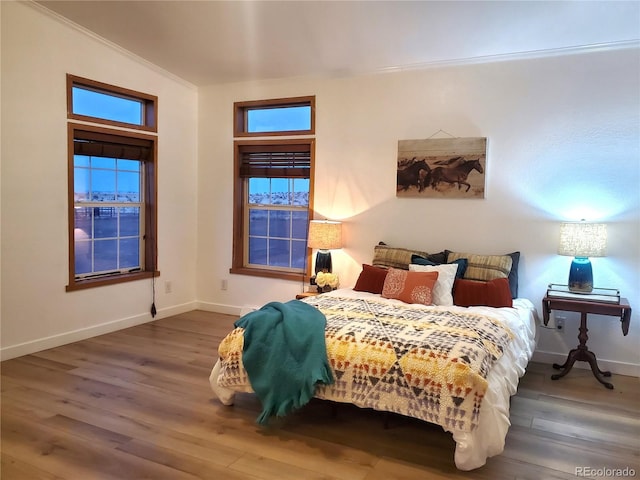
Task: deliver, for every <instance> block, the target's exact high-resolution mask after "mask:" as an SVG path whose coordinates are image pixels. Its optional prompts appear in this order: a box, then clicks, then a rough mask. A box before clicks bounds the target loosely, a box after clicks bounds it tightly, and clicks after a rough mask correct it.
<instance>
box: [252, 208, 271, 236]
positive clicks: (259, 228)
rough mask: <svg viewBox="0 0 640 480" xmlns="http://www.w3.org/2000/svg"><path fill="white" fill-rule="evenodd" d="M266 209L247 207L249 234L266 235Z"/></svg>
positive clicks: (267, 213)
mask: <svg viewBox="0 0 640 480" xmlns="http://www.w3.org/2000/svg"><path fill="white" fill-rule="evenodd" d="M268 215H269V212H268V211H267V210H258V209H256V208H250V209H249V235H261V236H266V235H267V217H268Z"/></svg>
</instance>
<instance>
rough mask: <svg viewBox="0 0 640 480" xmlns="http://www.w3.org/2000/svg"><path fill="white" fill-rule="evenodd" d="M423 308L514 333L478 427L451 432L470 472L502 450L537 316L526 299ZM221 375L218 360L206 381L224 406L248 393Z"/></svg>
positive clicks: (345, 292) (492, 375) (493, 375)
mask: <svg viewBox="0 0 640 480" xmlns="http://www.w3.org/2000/svg"><path fill="white" fill-rule="evenodd" d="M325 295H336V296H340V297H359V298H363V297H364V298H372V299H373V298H375V299H376V300H378V301H379V300H381V297H380V295H374V294H370V293H366V292H356V291H354V290H351V289H340V290H336V291H334V292H331V293H326V294H325ZM383 300H384V299H383ZM385 301H388V302H390V303H402V302H400V301H398V300H385ZM424 308H425V309H453V310H460V311H463V312H468V311H475V312H478V313H484V314H486V315H491V316H492V317H494V318H498V319H499V320H500V321H502V322H504V324H505V325H506V326H507V327H508V328H509V329H510V330H511V332H512V333H513V334H514V338H513V340H512V341H511V342H510V343H509V345H508V347H507V349H506V350H505V352H504V354H503V355H502V357H501V358H500V359H499V360H498V361H497V362H496V363H495V365H494V366H493V368H492V369H491V371H490V372H489V374H488V376H487V381H488V388H487V391H486V394H485V397H484V399H483V402H482V410H481V414H480V420H479V423H478V428H476V429H474V430H473V431H471V432H466V431H455V430H452V431H451V433H452V434H453V439H454V440H455V442H456V451H455V463H456V467H457V468H459V469H461V470H472V469H475V468H479V467H481V466H482V465H484V464H485V463H486V459H487V458H488V457H491V456H494V455H498V454H500V453H501V452H502V451H503V450H504V442H505V437H506V435H507V431H508V429H509V426H510V425H511V423H510V421H509V398H510V397H511V395H513V394H515V393H516V390H517V387H518V380H519V378H520V377H521V376H522V375H523V374H524V372H525V368H526V366H527V363H528V362H529V359H530V358H531V355H532V354H533V351H534V349H535V334H536V322H537V315H536V311H535V308H534V306H533V304H532V303H531V302H530V301H529V300H527V299H522V298H519V299H515V300H514V302H513V308H492V307H470V308H464V307H455V306H453V307H438V306H430V307H427V306H425V307H424ZM219 375H220V361H218V362H216V364H215V366H214V368H213V370H212V372H211V375H210V377H209V382H210V384H211V388H212V389H213V391H214V392H215V394H216V395H217V397H218V398H219V399H220V401H221V402H222V403H223V404H225V405H231V404H233V398H234V392H235V391H242V392H251V391H252V390H251V387H250V386H247V385H243V386H238V387H234V390H231V389H229V388H226V387H221V386H220V385H218V377H219Z"/></svg>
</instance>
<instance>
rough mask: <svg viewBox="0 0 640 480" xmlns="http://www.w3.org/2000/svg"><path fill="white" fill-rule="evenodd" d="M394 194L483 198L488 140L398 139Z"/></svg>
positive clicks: (473, 138) (469, 138)
mask: <svg viewBox="0 0 640 480" xmlns="http://www.w3.org/2000/svg"><path fill="white" fill-rule="evenodd" d="M397 161H398V172H397V184H396V196H398V197H421V198H484V190H485V168H486V162H487V139H486V138H485V137H468V138H434V139H426V140H399V141H398V159H397Z"/></svg>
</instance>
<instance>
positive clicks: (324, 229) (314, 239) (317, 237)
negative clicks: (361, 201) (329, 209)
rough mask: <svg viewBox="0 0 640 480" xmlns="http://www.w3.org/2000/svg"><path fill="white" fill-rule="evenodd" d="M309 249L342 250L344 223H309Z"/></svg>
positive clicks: (324, 221) (318, 221) (315, 221)
mask: <svg viewBox="0 0 640 480" xmlns="http://www.w3.org/2000/svg"><path fill="white" fill-rule="evenodd" d="M309 248H317V249H320V250H333V249H336V248H342V223H341V222H332V221H329V220H311V222H309Z"/></svg>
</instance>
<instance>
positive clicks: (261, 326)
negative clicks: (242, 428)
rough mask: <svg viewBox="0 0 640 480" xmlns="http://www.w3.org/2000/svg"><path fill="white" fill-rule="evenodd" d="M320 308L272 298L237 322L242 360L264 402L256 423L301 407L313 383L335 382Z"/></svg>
mask: <svg viewBox="0 0 640 480" xmlns="http://www.w3.org/2000/svg"><path fill="white" fill-rule="evenodd" d="M326 323H327V320H326V318H325V316H324V314H323V313H322V312H320V311H319V310H317V309H316V308H315V307H312V306H311V305H307V304H306V303H304V302H301V301H299V300H291V301H290V302H287V303H280V302H271V303H268V304H266V305H265V306H264V307H262V308H261V309H260V310H256V311H255V312H251V313H249V314H247V315H245V316H244V317H242V318H240V319H239V320H237V321H236V322H235V326H236V327H240V328H244V348H243V351H242V363H243V364H244V367H245V369H246V371H247V374H248V375H249V380H250V382H251V387H252V388H253V390H254V391H255V392H256V395H258V398H260V401H261V402H262V408H263V410H262V413H261V414H260V416H259V417H258V420H257V422H258V423H261V424H265V423H267V421H268V419H269V417H271V416H272V415H277V416H282V415H285V414H287V413H288V412H290V411H292V410H294V409H296V408H300V407H301V406H303V405H305V404H306V403H307V402H308V401H309V400H310V399H311V397H313V394H314V391H315V386H316V383H319V382H321V383H325V384H331V383H333V375H332V373H331V368H330V367H329V362H328V360H327V347H326V344H325V336H324V329H325V325H326Z"/></svg>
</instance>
